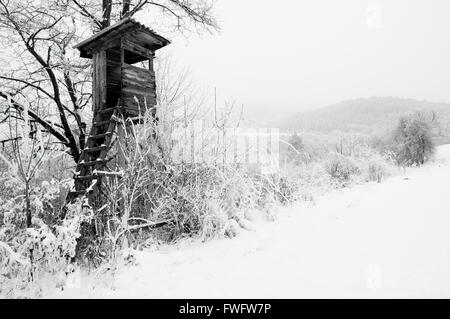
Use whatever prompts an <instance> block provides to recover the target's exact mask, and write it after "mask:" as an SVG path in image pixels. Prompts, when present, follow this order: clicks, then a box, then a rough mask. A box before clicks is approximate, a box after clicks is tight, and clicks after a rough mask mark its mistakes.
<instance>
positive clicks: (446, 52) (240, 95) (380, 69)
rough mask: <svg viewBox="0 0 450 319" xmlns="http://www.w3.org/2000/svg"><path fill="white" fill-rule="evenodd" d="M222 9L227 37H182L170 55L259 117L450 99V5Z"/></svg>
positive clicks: (229, 2) (256, 4)
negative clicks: (374, 102) (353, 103)
mask: <svg viewBox="0 0 450 319" xmlns="http://www.w3.org/2000/svg"><path fill="white" fill-rule="evenodd" d="M215 11H216V16H217V18H218V20H219V22H220V24H221V27H222V31H221V33H220V34H215V35H208V34H204V35H203V36H201V37H198V36H196V35H190V36H189V38H188V39H183V38H181V37H180V38H178V37H177V38H173V37H172V45H171V46H170V48H167V49H165V50H166V52H171V54H172V56H173V58H174V59H175V60H176V61H177V63H178V64H180V65H183V66H186V67H187V68H189V69H190V70H191V72H192V76H193V78H194V79H195V81H196V82H197V83H198V85H200V86H203V87H204V88H210V89H211V90H212V88H213V87H217V90H218V92H219V98H220V99H228V100H230V99H235V100H236V101H237V102H239V103H243V104H244V105H245V107H246V109H247V110H248V112H250V113H253V112H254V111H255V110H260V111H261V114H264V115H273V116H276V115H279V114H281V113H282V114H289V113H293V112H295V111H297V110H298V111H301V110H304V109H307V108H311V107H318V106H325V105H328V104H333V103H336V102H339V101H341V100H344V99H349V98H357V97H369V96H400V97H411V98H417V99H427V100H430V101H437V102H439V101H442V102H450V1H449V0H432V1H425V0H385V1H365V0H339V1H336V0H314V1H313V0H277V1H273V0H245V1H243V0H218V1H217V4H216V7H215ZM262 110H265V111H262Z"/></svg>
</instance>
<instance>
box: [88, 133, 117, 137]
mask: <svg viewBox="0 0 450 319" xmlns="http://www.w3.org/2000/svg"><path fill="white" fill-rule="evenodd" d="M111 134H112V133H111V132H106V133H102V134H97V135H90V136H89V137H88V138H92V139H99V138H103V137H107V136H108V135H111Z"/></svg>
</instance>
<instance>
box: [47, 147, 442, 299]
mask: <svg viewBox="0 0 450 319" xmlns="http://www.w3.org/2000/svg"><path fill="white" fill-rule="evenodd" d="M136 257H137V261H138V263H139V264H138V266H129V267H124V268H121V269H120V270H119V272H118V273H117V275H116V279H115V282H114V284H112V282H113V280H112V278H111V279H109V280H108V279H106V280H105V278H103V281H102V282H103V283H102V284H100V283H99V282H97V281H95V280H94V279H93V278H91V277H92V276H91V277H82V278H81V282H80V283H79V284H81V286H80V287H79V288H69V289H66V290H65V291H64V292H57V293H49V294H48V295H47V297H62V298H65V297H88V298H89V297H96V298H98V297H121V298H310V297H311V298H314V297H325V298H327V297H342V298H347V297H356V298H358V297H362V298H366V297H388V298H389V297H424V298H428V297H438V298H439V297H446V298H449V297H450V145H448V146H442V147H440V148H439V151H438V154H437V158H436V160H435V162H434V163H430V164H428V165H426V166H425V167H422V168H418V169H417V168H416V169H409V170H407V171H406V172H405V173H404V174H400V175H399V176H395V177H392V178H390V179H388V180H386V181H385V182H383V183H380V184H377V183H367V184H363V185H358V186H355V187H352V188H349V189H343V190H339V191H335V192H332V193H329V194H327V195H326V196H324V197H322V198H319V199H318V200H317V201H316V203H315V204H314V205H312V204H307V203H299V204H297V205H295V206H292V207H288V208H282V209H280V211H279V214H278V218H277V220H276V221H275V222H259V223H257V224H256V227H255V230H254V231H244V232H242V233H241V234H240V235H239V236H238V237H237V238H235V239H232V240H230V239H223V240H215V241H211V242H208V243H200V242H194V243H183V244H180V245H178V246H177V247H173V246H172V247H164V248H162V249H160V250H158V251H154V252H149V251H144V252H138V253H137V255H136ZM104 282H108V285H105V284H104ZM75 286H76V285H75ZM109 286H114V289H111V288H110V287H109ZM94 287H95V288H94Z"/></svg>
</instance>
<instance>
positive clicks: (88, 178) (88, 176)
mask: <svg viewBox="0 0 450 319" xmlns="http://www.w3.org/2000/svg"><path fill="white" fill-rule="evenodd" d="M100 178H101V176H100V175H85V176H76V177H75V179H78V180H80V181H85V180H90V179H100Z"/></svg>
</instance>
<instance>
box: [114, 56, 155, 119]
mask: <svg viewBox="0 0 450 319" xmlns="http://www.w3.org/2000/svg"><path fill="white" fill-rule="evenodd" d="M122 97H123V105H124V107H125V108H126V110H127V112H128V113H131V114H136V115H137V114H138V113H139V112H138V111H139V109H140V110H141V113H144V112H145V107H147V108H152V107H153V106H155V105H156V92H155V74H154V73H153V72H151V71H150V70H146V69H143V68H139V67H136V66H134V65H130V64H126V63H124V64H123V66H122ZM136 98H137V99H138V101H139V103H138V102H137V101H136ZM144 101H146V103H145V102H144Z"/></svg>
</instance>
